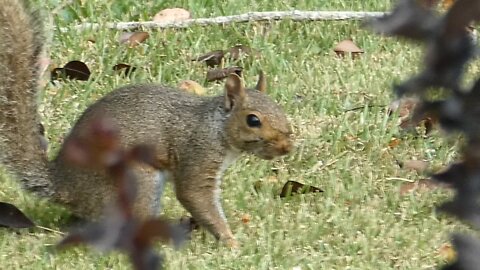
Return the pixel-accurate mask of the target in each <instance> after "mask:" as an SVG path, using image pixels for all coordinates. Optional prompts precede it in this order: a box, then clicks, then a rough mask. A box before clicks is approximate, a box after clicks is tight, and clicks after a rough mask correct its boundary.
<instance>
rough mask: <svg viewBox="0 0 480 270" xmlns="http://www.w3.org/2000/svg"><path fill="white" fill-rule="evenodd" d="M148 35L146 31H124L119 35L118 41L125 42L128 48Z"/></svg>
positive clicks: (134, 45)
mask: <svg viewBox="0 0 480 270" xmlns="http://www.w3.org/2000/svg"><path fill="white" fill-rule="evenodd" d="M149 36H150V34H148V33H147V32H133V33H127V32H126V33H122V34H121V35H120V37H119V42H120V43H125V44H127V45H128V46H129V47H130V48H134V47H136V46H138V45H139V44H140V43H142V42H144V41H145V40H146V39H147V38H148V37H149Z"/></svg>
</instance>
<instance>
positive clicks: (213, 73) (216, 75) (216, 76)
mask: <svg viewBox="0 0 480 270" xmlns="http://www.w3.org/2000/svg"><path fill="white" fill-rule="evenodd" d="M242 70H243V68H241V67H228V68H222V69H211V70H209V71H207V82H213V81H219V80H223V79H225V78H227V76H228V75H230V74H231V73H235V74H237V75H238V76H240V77H242Z"/></svg>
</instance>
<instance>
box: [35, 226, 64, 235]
mask: <svg viewBox="0 0 480 270" xmlns="http://www.w3.org/2000/svg"><path fill="white" fill-rule="evenodd" d="M35 227H36V228H38V229H42V230H44V231H47V232H53V233H56V234H60V235H65V233H64V232H61V231H57V230H54V229H50V228H47V227H43V226H40V225H36V226H35Z"/></svg>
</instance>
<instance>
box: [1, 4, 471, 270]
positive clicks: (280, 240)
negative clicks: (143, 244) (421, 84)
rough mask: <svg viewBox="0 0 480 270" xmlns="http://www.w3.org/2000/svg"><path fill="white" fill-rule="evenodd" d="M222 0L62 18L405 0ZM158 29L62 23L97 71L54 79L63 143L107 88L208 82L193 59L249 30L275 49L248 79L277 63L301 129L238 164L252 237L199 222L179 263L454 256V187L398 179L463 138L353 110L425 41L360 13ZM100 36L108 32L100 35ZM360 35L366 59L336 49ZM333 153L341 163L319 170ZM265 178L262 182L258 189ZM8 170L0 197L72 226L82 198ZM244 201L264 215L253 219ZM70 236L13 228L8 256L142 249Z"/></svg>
mask: <svg viewBox="0 0 480 270" xmlns="http://www.w3.org/2000/svg"><path fill="white" fill-rule="evenodd" d="M38 2H47V5H46V6H47V7H46V11H45V12H44V14H49V12H48V10H53V9H54V8H55V7H56V6H57V5H58V4H59V3H63V2H65V0H49V1H38ZM81 2H85V4H84V5H82V4H81ZM215 2H216V1H209V0H203V1H193V0H190V1H149V2H148V3H143V2H141V1H133V0H123V1H113V0H102V1H73V4H71V5H70V6H68V7H67V8H65V9H64V10H62V11H61V12H60V13H58V15H55V16H54V17H53V20H52V21H54V22H55V24H56V25H57V26H59V27H67V28H69V27H71V26H72V25H74V24H76V23H79V22H82V21H96V22H105V21H129V20H137V19H142V20H146V19H148V18H151V17H153V15H154V13H155V11H157V10H160V9H162V8H166V7H173V6H181V7H185V8H187V9H189V10H191V11H192V12H193V15H194V16H195V17H206V16H218V15H224V14H225V15H230V14H238V13H240V12H247V11H260V10H288V9H308V10H369V11H384V10H388V9H389V7H390V6H391V1H373V0H370V1H347V0H343V1H327V0H316V1H313V0H305V1H293V0H291V1H286V0H285V1H252V0H241V1H231V0H229V1H221V4H215ZM140 3H141V4H140ZM154 3H155V4H154ZM43 6H45V3H43ZM44 8H45V7H44ZM263 33H265V34H263ZM150 34H151V37H150V38H149V39H148V40H147V41H146V42H145V43H144V44H142V45H140V46H139V47H137V48H134V49H128V48H126V47H125V46H123V45H120V44H118V42H117V39H118V36H119V33H118V32H117V31H113V30H100V31H96V32H88V31H87V32H82V33H78V32H75V31H74V30H72V29H71V28H70V31H68V32H67V33H60V32H59V31H58V30H55V31H52V44H51V46H50V52H51V59H52V62H53V64H56V65H57V66H61V65H63V64H65V63H66V62H68V61H70V60H82V61H85V62H86V63H87V64H88V65H89V67H90V68H91V70H92V76H91V80H89V81H88V82H78V81H72V82H69V83H61V84H58V85H51V84H50V85H48V86H47V87H46V88H45V91H44V93H43V96H42V105H41V108H40V112H41V114H42V116H43V119H44V124H45V125H46V128H47V133H48V137H49V139H50V142H51V154H52V156H53V155H54V153H55V152H56V151H57V150H58V147H59V144H60V142H61V141H62V138H63V136H64V134H65V132H67V131H68V130H69V128H70V127H71V126H72V124H73V123H74V121H75V119H76V118H77V117H78V116H79V115H80V113H81V112H82V111H83V110H84V109H85V108H86V107H87V106H88V105H89V104H90V103H92V102H93V101H95V100H96V99H97V98H99V97H101V96H102V95H104V94H105V93H107V92H109V91H111V90H112V89H114V88H116V87H118V86H121V85H125V84H129V83H137V82H146V81H148V82H158V83H162V84H166V85H172V86H174V85H176V84H177V83H178V82H179V81H181V80H184V79H193V80H196V81H199V82H201V83H203V81H204V78H205V73H206V67H204V66H203V65H202V64H199V63H195V62H191V61H190V60H189V59H190V58H191V57H192V56H195V55H198V54H201V53H204V52H207V51H210V50H215V49H220V48H227V47H229V46H232V45H235V44H238V43H243V44H248V45H250V46H252V47H254V48H256V49H258V50H260V51H261V54H262V58H261V59H260V60H258V61H255V62H254V63H253V64H251V65H249V66H247V67H246V70H245V78H246V81H247V83H248V84H249V85H253V84H254V83H255V81H256V74H257V70H258V69H260V68H261V69H263V70H264V71H265V72H266V73H267V74H268V82H269V94H270V95H271V96H272V97H273V98H274V99H275V100H277V101H278V102H279V103H281V104H282V106H284V108H285V110H286V112H287V113H288V115H289V118H290V119H291V121H292V123H293V125H294V127H295V131H296V150H295V151H294V152H293V153H292V154H291V155H289V156H287V157H285V158H282V159H279V160H276V161H273V162H268V161H263V160H259V159H257V158H255V157H251V156H245V157H244V158H242V159H241V160H239V161H238V162H237V163H236V164H235V165H234V166H232V167H231V168H230V169H229V170H228V171H227V173H226V175H225V179H224V182H223V184H222V187H223V195H222V196H223V205H224V208H225V212H226V215H227V218H228V220H229V223H230V225H231V227H232V229H233V231H234V233H235V235H236V237H237V238H238V240H239V242H240V243H241V248H240V249H239V250H234V251H232V250H229V249H227V248H224V247H221V246H219V245H218V244H217V242H216V241H215V240H214V239H213V237H211V236H210V235H208V234H206V233H205V232H202V231H200V232H198V231H197V232H195V233H194V235H193V239H192V241H191V242H189V243H187V245H186V246H184V247H183V248H181V249H180V250H173V249H171V248H170V247H162V248H161V250H162V252H163V253H164V254H165V255H166V268H167V269H292V268H293V267H295V266H300V267H301V269H432V268H433V267H435V266H436V265H439V264H442V263H444V258H443V257H442V256H440V255H439V251H438V250H439V248H440V247H441V246H442V244H444V243H446V242H448V234H449V232H451V231H453V230H466V227H465V226H464V225H462V224H461V223H460V222H458V221H455V220H453V219H451V218H449V217H446V216H439V215H437V213H436V212H435V210H434V207H435V205H437V204H438V203H439V202H441V201H443V200H445V199H447V198H448V196H450V193H449V192H446V191H439V190H437V191H429V192H417V193H412V194H409V195H406V196H402V195H400V194H399V188H400V186H401V185H402V184H403V182H402V181H398V180H388V179H391V178H392V177H400V178H406V179H411V180H419V179H421V178H424V177H425V175H418V174H416V173H414V172H408V171H405V170H402V169H400V168H399V167H398V165H397V164H396V160H410V159H425V160H428V161H430V162H431V163H432V167H433V168H440V167H442V166H444V165H446V164H448V163H449V162H451V161H453V160H454V159H455V157H456V152H455V149H456V148H457V145H456V144H455V143H454V140H450V141H448V140H445V139H443V138H442V136H443V134H441V133H439V132H434V133H433V134H432V135H431V136H429V137H427V138H422V137H416V136H413V135H412V134H407V133H405V132H403V131H401V130H399V129H398V127H397V118H396V117H388V116H387V114H386V112H385V110H384V108H382V107H365V108H364V109H362V110H357V111H353V112H345V110H347V109H349V108H353V107H358V106H364V105H367V104H375V105H385V104H388V103H389V102H390V101H391V99H392V98H393V95H392V90H391V86H392V84H393V83H394V82H398V81H400V80H401V79H405V78H407V77H408V76H409V75H410V74H412V73H413V72H415V71H416V67H417V64H418V63H419V59H420V58H419V57H420V56H421V50H420V48H419V47H417V46H415V45H412V44H408V43H404V42H402V41H399V40H396V39H389V38H383V37H379V36H376V35H374V34H372V33H370V32H369V31H368V30H366V29H363V28H361V24H360V23H358V22H309V23H294V22H289V21H283V22H275V23H271V24H268V25H265V24H256V23H251V24H237V25H232V26H228V27H219V26H211V27H208V28H204V27H192V28H189V29H187V30H163V31H153V32H151V33H150ZM92 38H93V39H94V40H95V43H89V42H88V41H87V40H88V39H92ZM346 38H352V39H353V40H354V41H355V43H356V44H357V45H358V46H359V47H361V48H363V49H364V50H365V54H364V55H363V56H362V57H361V58H360V59H358V60H355V61H353V60H351V59H348V58H347V59H340V58H337V57H336V56H335V54H334V53H333V51H332V48H333V46H334V45H335V43H336V42H339V41H341V40H343V39H346ZM120 62H123V63H129V64H132V65H134V66H136V67H138V70H137V71H136V72H135V73H134V74H133V76H132V77H131V78H123V77H119V76H117V75H115V74H114V73H113V72H112V71H111V68H112V67H113V66H114V65H115V64H117V63H120ZM472 70H473V71H475V70H478V67H477V66H474V67H473V68H472ZM205 87H206V88H207V91H208V93H209V94H211V95H214V94H221V92H222V89H223V88H222V85H221V84H205ZM159 124H161V123H159ZM392 138H400V139H401V143H400V145H399V146H397V147H395V148H393V149H390V148H389V147H388V143H389V142H390V140H391V139H392ZM319 162H321V164H329V165H328V166H320V168H321V170H318V171H314V170H312V168H314V167H315V166H316V165H317V164H319ZM316 167H318V166H316ZM287 180H296V181H300V182H303V183H307V184H311V185H314V186H317V187H320V188H322V189H324V190H325V192H324V193H322V194H307V195H302V196H294V197H291V198H288V199H280V198H278V196H275V194H278V193H279V191H280V189H281V187H282V184H283V183H284V182H286V181H287ZM257 181H261V188H260V189H259V191H258V192H255V190H254V184H255V183H256V182H257ZM0 183H1V186H2V188H1V190H0V201H8V202H11V203H14V204H16V205H17V206H19V207H20V208H21V209H22V210H24V211H25V212H26V213H27V215H29V216H31V217H32V218H33V219H34V220H35V221H36V222H38V223H39V224H41V225H43V226H47V227H50V228H54V229H61V228H62V227H63V226H64V225H65V223H66V222H67V220H68V211H66V210H64V209H62V208H61V207H58V206H55V205H52V204H50V203H48V202H47V201H43V200H39V199H38V198H36V197H34V196H31V195H29V194H27V193H25V192H24V191H22V190H21V188H20V187H19V185H18V184H17V183H16V182H15V181H14V180H13V179H9V178H7V177H2V179H1V182H0ZM163 203H164V206H165V212H166V214H167V215H168V216H170V217H180V216H182V215H185V211H184V210H183V209H182V208H181V207H180V206H179V204H178V203H177V202H176V200H175V199H174V196H172V192H171V189H169V190H168V192H167V194H166V196H165V198H164V199H163ZM244 214H248V215H250V216H251V220H250V221H249V222H248V223H246V224H245V223H244V222H242V218H241V217H242V216H243V215H244ZM60 238H61V236H59V235H57V234H54V233H47V232H43V231H40V230H32V231H19V232H18V233H17V232H15V231H12V230H0V261H1V263H0V264H1V266H0V268H1V269H74V268H75V269H129V262H128V260H127V259H126V258H125V257H124V256H123V255H119V254H110V255H102V254H99V253H96V252H94V251H92V250H90V249H87V248H75V249H70V250H68V251H65V252H60V253H59V252H57V251H55V249H54V248H53V245H55V243H57V242H58V241H59V240H60ZM159 249H160V248H159Z"/></svg>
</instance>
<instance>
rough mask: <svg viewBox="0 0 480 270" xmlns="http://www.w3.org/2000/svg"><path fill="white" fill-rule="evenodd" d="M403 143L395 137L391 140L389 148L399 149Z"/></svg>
mask: <svg viewBox="0 0 480 270" xmlns="http://www.w3.org/2000/svg"><path fill="white" fill-rule="evenodd" d="M401 142H402V140H401V139H399V138H395V137H393V138H391V139H390V142H389V143H388V147H389V148H392V149H393V148H395V147H397V146H398V145H399V144H400V143H401Z"/></svg>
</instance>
